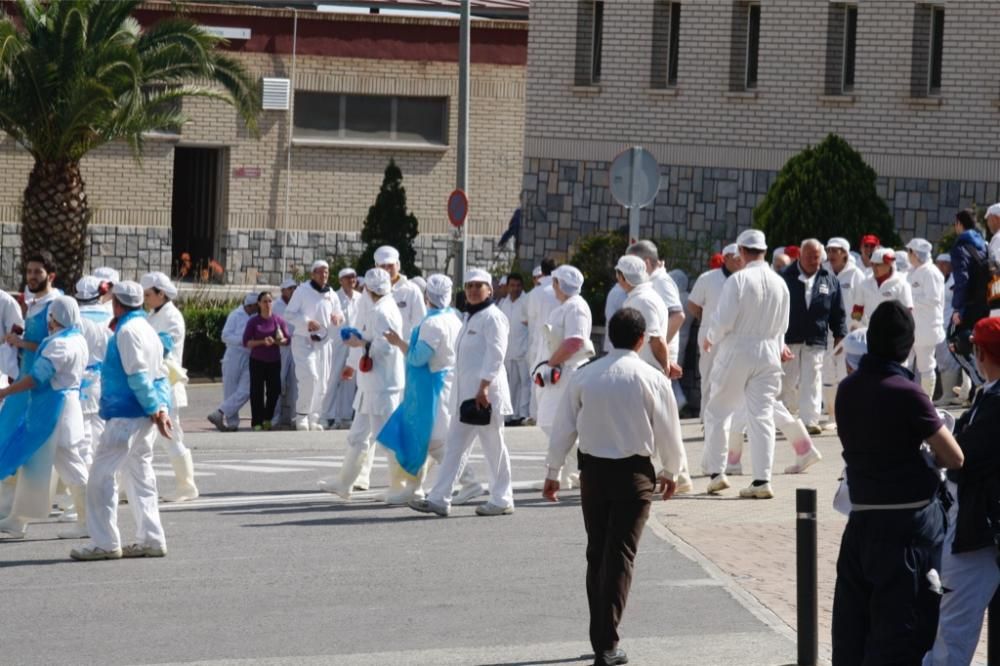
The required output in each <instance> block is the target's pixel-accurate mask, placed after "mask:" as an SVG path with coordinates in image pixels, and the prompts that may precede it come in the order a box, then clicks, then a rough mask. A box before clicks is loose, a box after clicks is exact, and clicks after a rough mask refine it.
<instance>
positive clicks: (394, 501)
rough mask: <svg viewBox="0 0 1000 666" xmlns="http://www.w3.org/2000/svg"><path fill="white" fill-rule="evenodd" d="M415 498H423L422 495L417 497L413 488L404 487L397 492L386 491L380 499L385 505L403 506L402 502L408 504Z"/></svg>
mask: <svg viewBox="0 0 1000 666" xmlns="http://www.w3.org/2000/svg"><path fill="white" fill-rule="evenodd" d="M415 499H423V498H422V497H419V498H418V497H417V494H416V490H415V489H409V488H408V489H405V490H401V491H399V492H398V493H386V494H385V497H384V498H383V499H382V501H383V502H385V504H386V505H387V506H403V505H404V504H409V503H410V502H411V501H413V500H415Z"/></svg>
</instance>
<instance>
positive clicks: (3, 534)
mask: <svg viewBox="0 0 1000 666" xmlns="http://www.w3.org/2000/svg"><path fill="white" fill-rule="evenodd" d="M27 533H28V524H27V523H24V522H21V521H20V520H15V519H13V518H10V517H7V518H4V519H3V520H0V538H2V539H23V538H24V535H25V534H27Z"/></svg>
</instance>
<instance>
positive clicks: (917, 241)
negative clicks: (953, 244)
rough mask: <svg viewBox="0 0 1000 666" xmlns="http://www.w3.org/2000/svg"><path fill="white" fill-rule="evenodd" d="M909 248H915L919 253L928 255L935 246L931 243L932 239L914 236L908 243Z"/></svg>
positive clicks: (907, 247)
mask: <svg viewBox="0 0 1000 666" xmlns="http://www.w3.org/2000/svg"><path fill="white" fill-rule="evenodd" d="M906 249H907V250H913V251H914V252H915V253H917V254H918V255H928V256H930V253H931V250H933V249H934V246H933V245H931V244H930V241H928V240H925V239H923V238H914V239H913V240H911V241H910V242H909V243H907V244H906Z"/></svg>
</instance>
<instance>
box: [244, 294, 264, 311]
mask: <svg viewBox="0 0 1000 666" xmlns="http://www.w3.org/2000/svg"><path fill="white" fill-rule="evenodd" d="M259 296H260V294H258V293H257V292H256V291H251V292H250V293H249V294H247V295H246V296H244V297H243V307H246V306H248V305H257V298H258V297H259Z"/></svg>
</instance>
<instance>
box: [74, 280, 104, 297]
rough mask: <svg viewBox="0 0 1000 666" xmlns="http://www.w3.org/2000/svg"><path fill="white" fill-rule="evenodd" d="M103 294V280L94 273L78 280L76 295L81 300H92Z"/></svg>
mask: <svg viewBox="0 0 1000 666" xmlns="http://www.w3.org/2000/svg"><path fill="white" fill-rule="evenodd" d="M100 295H101V281H100V280H99V279H97V278H96V277H94V276H93V275H84V276H83V277H82V278H80V279H79V280H77V281H76V297H77V298H78V299H80V300H81V301H92V300H94V299H95V298H97V297H98V296H100Z"/></svg>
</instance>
